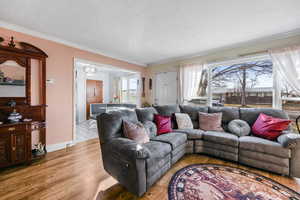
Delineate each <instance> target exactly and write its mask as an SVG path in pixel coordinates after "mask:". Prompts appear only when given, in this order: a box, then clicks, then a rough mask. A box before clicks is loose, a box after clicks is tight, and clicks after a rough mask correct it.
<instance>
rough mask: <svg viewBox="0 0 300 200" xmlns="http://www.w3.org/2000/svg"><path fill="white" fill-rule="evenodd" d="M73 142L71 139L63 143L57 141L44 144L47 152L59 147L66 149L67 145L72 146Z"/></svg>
mask: <svg viewBox="0 0 300 200" xmlns="http://www.w3.org/2000/svg"><path fill="white" fill-rule="evenodd" d="M73 145H74V143H73V141H67V142H63V143H57V144H50V145H47V146H46V149H47V152H48V153H49V152H53V151H58V150H61V149H66V148H67V147H71V146H73Z"/></svg>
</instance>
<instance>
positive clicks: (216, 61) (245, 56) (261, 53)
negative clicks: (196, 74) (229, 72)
mask: <svg viewBox="0 0 300 200" xmlns="http://www.w3.org/2000/svg"><path fill="white" fill-rule="evenodd" d="M267 53H268V50H263V51H256V52H251V53H245V54H239V55H237V56H236V57H228V58H223V59H219V60H212V61H209V62H207V64H208V65H214V64H222V63H226V62H231V61H235V60H239V59H247V58H250V59H251V58H252V56H253V57H254V56H257V57H258V56H265V55H266V54H267Z"/></svg>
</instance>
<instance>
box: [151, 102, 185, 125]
mask: <svg viewBox="0 0 300 200" xmlns="http://www.w3.org/2000/svg"><path fill="white" fill-rule="evenodd" d="M154 108H155V109H156V110H157V112H158V114H160V115H163V116H167V117H171V123H172V128H174V129H177V128H178V126H177V123H176V119H175V113H179V112H180V109H179V106H178V105H165V106H154Z"/></svg>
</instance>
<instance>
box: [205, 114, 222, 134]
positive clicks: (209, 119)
mask: <svg viewBox="0 0 300 200" xmlns="http://www.w3.org/2000/svg"><path fill="white" fill-rule="evenodd" d="M199 129H202V130H204V131H221V132H224V130H223V128H222V113H221V112H220V113H203V112H199Z"/></svg>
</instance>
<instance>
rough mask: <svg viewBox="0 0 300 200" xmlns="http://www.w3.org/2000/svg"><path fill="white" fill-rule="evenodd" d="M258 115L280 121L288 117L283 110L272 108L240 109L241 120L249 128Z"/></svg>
mask: <svg viewBox="0 0 300 200" xmlns="http://www.w3.org/2000/svg"><path fill="white" fill-rule="evenodd" d="M260 113H264V114H266V115H269V116H272V117H277V118H281V119H289V117H288V115H287V114H286V113H285V112H284V111H283V110H278V109H272V108H240V115H241V119H242V120H244V121H246V122H247V123H248V124H249V125H250V126H251V127H252V126H253V124H254V122H255V121H256V119H257V118H258V116H259V114H260Z"/></svg>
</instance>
